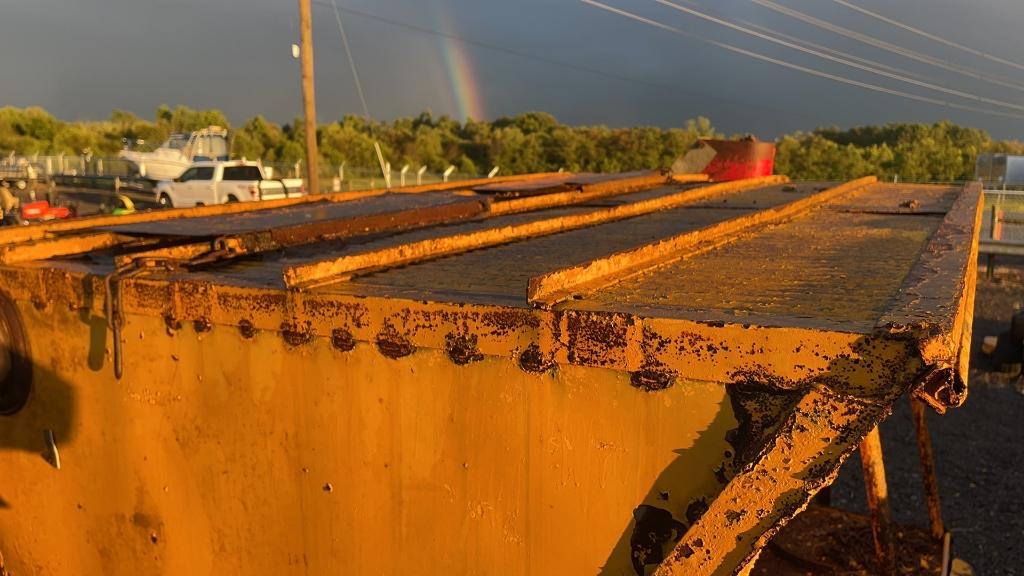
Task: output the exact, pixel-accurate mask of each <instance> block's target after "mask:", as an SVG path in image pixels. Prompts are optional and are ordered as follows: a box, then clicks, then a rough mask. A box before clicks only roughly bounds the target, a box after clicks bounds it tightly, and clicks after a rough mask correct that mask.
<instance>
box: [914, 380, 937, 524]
mask: <svg viewBox="0 0 1024 576" xmlns="http://www.w3.org/2000/svg"><path fill="white" fill-rule="evenodd" d="M910 410H911V415H912V418H913V419H914V431H915V432H916V433H917V453H918V456H920V457H921V478H922V480H924V495H925V501H926V502H927V503H928V524H929V528H930V529H931V534H932V538H935V539H936V540H942V538H943V536H944V535H945V533H946V527H945V525H944V524H943V522H942V506H941V505H940V502H939V483H938V480H937V478H936V475H935V457H934V455H933V452H932V438H931V434H930V433H929V432H928V420H927V414H926V411H925V405H924V402H922V401H920V400H918V399H916V398H914V397H913V396H911V397H910Z"/></svg>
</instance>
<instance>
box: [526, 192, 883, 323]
mask: <svg viewBox="0 0 1024 576" xmlns="http://www.w3.org/2000/svg"><path fill="white" fill-rule="evenodd" d="M875 182H877V179H876V178H875V177H874V176H870V177H867V178H861V179H859V180H854V181H852V182H848V183H846V184H842V185H840V186H836V187H834V188H830V189H828V190H825V191H824V192H819V193H817V194H813V195H811V196H807V197H804V198H801V199H799V200H796V201H794V202H790V203H788V204H783V205H781V206H775V207H773V208H768V209H765V210H760V211H758V212H754V213H753V214H749V215H744V216H740V217H737V218H732V219H730V220H726V221H724V222H721V223H718V224H715V225H713V226H708V227H706V228H701V229H699V230H694V231H690V232H685V233H683V234H679V235H677V236H673V237H671V238H666V239H664V240H659V241H657V242H653V243H650V244H646V245H644V246H640V247H638V248H634V249H630V250H626V251H623V252H618V253H616V254H613V255H611V256H606V257H603V258H598V259H595V260H592V261H590V262H587V263H584V264H580V265H578V266H572V267H569V268H563V269H561V270H556V271H554V272H551V273H549V274H545V275H543V276H538V277H536V278H531V279H530V287H529V300H530V302H531V303H532V304H535V305H542V306H550V305H552V304H555V303H557V302H561V301H563V300H566V299H569V298H572V297H573V295H574V294H577V293H580V292H581V291H582V292H586V291H593V290H596V289H599V288H602V287H605V286H608V285H610V284H613V283H615V282H617V281H619V280H622V279H623V278H624V277H627V276H630V275H633V274H636V273H638V272H641V271H643V270H646V269H650V268H651V267H654V266H657V265H660V264H663V263H667V262H671V261H675V260H678V259H680V258H686V257H688V256H692V255H694V254H697V253H700V252H703V251H706V250H711V249H714V248H717V247H719V246H721V245H723V244H726V243H728V242H732V241H734V240H735V239H736V238H737V237H738V235H739V233H741V232H744V231H746V230H750V229H751V228H754V227H758V226H765V225H770V224H776V223H779V222H783V221H785V220H788V219H791V218H794V217H796V216H798V215H800V214H802V213H804V212H806V211H808V210H811V209H813V208H815V207H816V206H820V205H821V204H823V203H825V202H828V201H830V200H832V199H834V198H837V197H839V196H842V195H844V194H848V193H850V192H853V191H855V190H858V189H860V188H863V187H865V186H869V185H871V184H874V183H875Z"/></svg>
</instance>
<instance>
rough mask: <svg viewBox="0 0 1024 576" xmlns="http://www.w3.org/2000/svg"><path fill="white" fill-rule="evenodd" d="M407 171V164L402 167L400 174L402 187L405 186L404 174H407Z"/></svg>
mask: <svg viewBox="0 0 1024 576" xmlns="http://www.w3.org/2000/svg"><path fill="white" fill-rule="evenodd" d="M408 171H409V165H408V164H406V165H405V166H402V172H401V178H402V186H405V173H406V172H408Z"/></svg>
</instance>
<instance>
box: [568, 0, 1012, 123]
mask: <svg viewBox="0 0 1024 576" xmlns="http://www.w3.org/2000/svg"><path fill="white" fill-rule="evenodd" d="M580 2H583V3H584V4H588V5H590V6H593V7H595V8H599V9H601V10H604V11H607V12H611V13H612V14H616V15H619V16H622V17H625V18H628V19H630V20H635V21H637V22H641V23H643V24H647V25H649V26H653V27H655V28H659V29H661V30H665V31H667V32H671V33H673V34H678V35H680V36H685V37H688V38H693V39H696V40H699V41H701V42H704V43H707V44H711V45H712V46H716V47H718V48H722V49H724V50H728V51H730V52H735V53H737V54H742V55H744V56H749V57H750V58H755V59H757V60H761V61H764V62H769V63H771V64H776V65H778V66H783V67H785V68H789V69H791V70H797V71H799V72H803V73H805V74H809V75H812V76H817V77H819V78H826V79H829V80H833V81H835V82H840V83H843V84H848V85H851V86H857V87H859V88H864V89H867V90H872V91H875V92H881V93H883V94H889V95H893V96H898V97H901V98H906V99H909V100H915V101H917V102H925V103H928V104H934V105H937V106H946V107H949V108H956V109H959V110H966V111H969V112H978V113H982V114H991V115H994V116H1003V117H1008V118H1016V119H1024V115H1021V114H1013V113H1009V112H999V111H996V110H989V109H984V108H977V107H974V106H967V105H964V104H959V103H956V102H948V101H945V100H939V99H937V98H930V97H928V96H921V95H918V94H912V93H910V92H904V91H902V90H895V89H892V88H886V87H884V86H879V85H877V84H870V83H868V82H861V81H859V80H853V79H851V78H847V77H845V76H839V75H837V74H830V73H828V72H823V71H821V70H815V69H813V68H808V67H806V66H801V65H799V64H794V63H792V62H787V61H785V60H781V59H778V58H772V57H770V56H765V55H764V54H759V53H757V52H752V51H750V50H746V49H743V48H740V47H738V46H733V45H731V44H726V43H724V42H719V41H717V40H711V39H710V38H705V37H704V36H701V35H699V34H695V33H693V32H687V31H684V30H680V29H679V28H676V27H674V26H669V25H668V24H664V23H662V22H658V21H656V20H652V19H650V18H645V17H643V16H640V15H638V14H634V13H632V12H628V11H626V10H622V9H620V8H615V7H612V6H609V5H607V4H603V3H601V2H597V1H596V0H580Z"/></svg>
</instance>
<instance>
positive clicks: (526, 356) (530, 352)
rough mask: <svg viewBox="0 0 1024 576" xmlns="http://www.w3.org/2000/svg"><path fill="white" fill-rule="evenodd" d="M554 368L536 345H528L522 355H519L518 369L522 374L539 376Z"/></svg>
mask: <svg viewBox="0 0 1024 576" xmlns="http://www.w3.org/2000/svg"><path fill="white" fill-rule="evenodd" d="M553 366H554V363H553V362H549V361H548V359H547V358H546V357H545V356H544V352H542V351H541V349H540V346H538V345H537V344H530V345H529V346H527V347H526V350H523V352H522V354H520V355H519V368H521V369H522V370H523V371H524V372H531V373H533V374H540V373H542V372H547V371H548V370H550V369H551V368H552V367H553Z"/></svg>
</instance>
